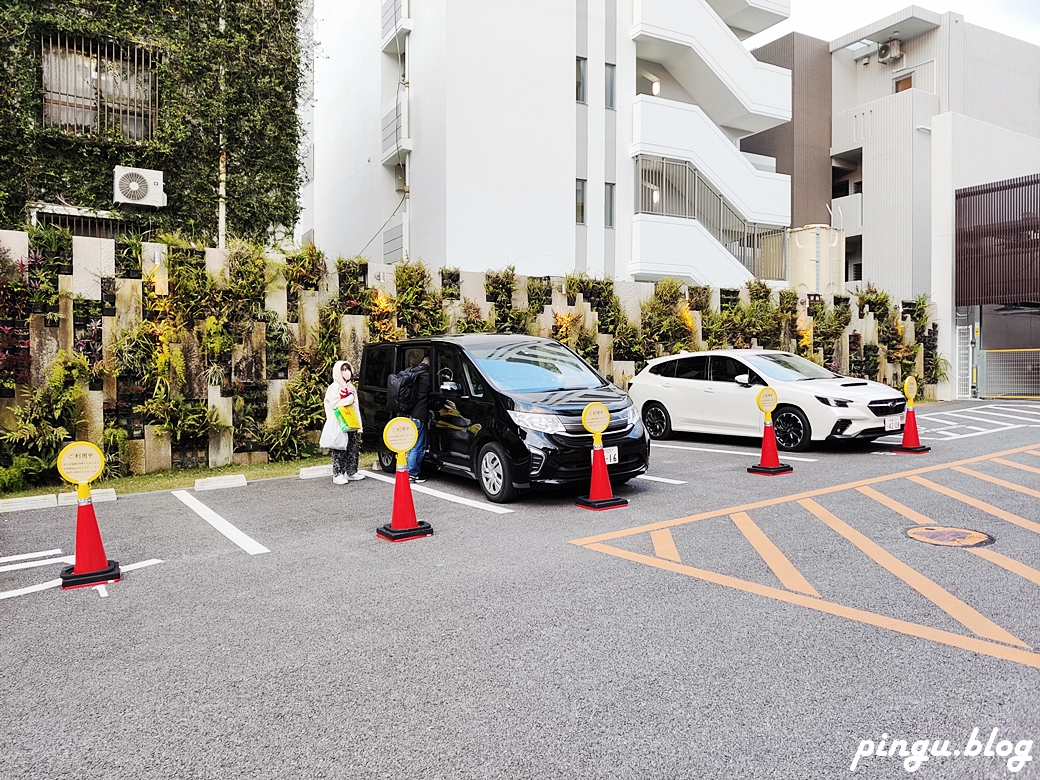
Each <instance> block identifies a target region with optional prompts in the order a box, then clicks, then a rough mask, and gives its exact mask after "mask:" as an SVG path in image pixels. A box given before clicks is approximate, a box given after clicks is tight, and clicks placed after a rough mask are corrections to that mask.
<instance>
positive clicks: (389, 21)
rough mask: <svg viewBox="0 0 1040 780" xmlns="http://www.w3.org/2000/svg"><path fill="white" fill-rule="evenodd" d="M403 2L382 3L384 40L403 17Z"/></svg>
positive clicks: (402, 0)
mask: <svg viewBox="0 0 1040 780" xmlns="http://www.w3.org/2000/svg"><path fill="white" fill-rule="evenodd" d="M405 12H406V9H405V7H404V0H385V1H384V2H383V37H384V38H386V36H388V35H389V34H390V33H392V32H393V31H394V29H395V28H396V27H397V23H398V22H399V21H400V20H401V19H403V18H404V17H405Z"/></svg>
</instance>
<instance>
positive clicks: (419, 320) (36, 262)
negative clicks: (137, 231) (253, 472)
mask: <svg viewBox="0 0 1040 780" xmlns="http://www.w3.org/2000/svg"><path fill="white" fill-rule="evenodd" d="M166 240H167V243H155V242H139V243H125V244H123V243H117V242H115V241H112V240H106V239H84V238H76V239H74V240H72V245H73V251H72V253H71V256H68V255H65V254H63V253H61V252H59V253H58V254H55V255H53V256H52V255H50V254H49V250H45V249H40V248H39V247H40V246H42V244H41V241H42V239H40V237H39V235H38V234H34V235H30V234H29V233H26V232H16V231H0V428H2V430H0V490H11V489H15V488H16V487H19V486H22V485H25V484H27V483H29V484H31V483H34V482H38V481H44V480H47V479H53V478H55V472H54V458H55V456H56V455H57V452H58V450H59V449H60V447H61V445H62V443H63V442H65V441H66V440H68V439H71V438H81V439H89V440H92V441H95V442H97V443H98V444H100V445H101V446H103V447H104V449H105V450H106V452H107V453H108V454H109V459H110V463H111V472H112V473H121V472H124V473H125V472H130V471H133V472H139V473H140V472H148V471H154V470H158V469H168V468H190V467H195V466H219V465H225V464H229V463H232V462H238V463H249V462H257V461H263V460H267V459H277V460H287V459H293V458H298V457H302V456H306V455H308V454H312V453H315V452H317V450H316V446H315V444H316V441H317V434H318V431H319V430H320V427H321V425H322V423H323V421H324V420H323V411H322V404H321V399H322V396H323V394H324V390H325V388H326V387H327V385H328V382H329V378H330V371H331V368H332V365H333V363H334V362H335V361H336V360H338V359H343V358H345V359H348V360H352V361H353V362H354V363H355V365H356V366H360V357H361V351H362V348H363V346H364V344H365V343H368V342H370V341H397V340H401V339H405V338H412V337H421V336H430V335H435V334H440V333H467V332H468V333H473V332H501V333H530V334H533V335H541V336H545V337H551V338H556V339H558V340H560V341H561V342H563V343H566V344H568V345H569V346H570V347H571V348H573V349H574V350H575V351H576V352H578V353H579V354H581V355H582V356H584V357H585V358H586V359H587V360H589V361H590V362H591V363H592V364H593V365H595V366H597V367H598V368H599V370H600V372H601V373H602V374H603V375H604V376H606V377H608V378H610V379H612V380H613V381H614V382H615V383H617V384H618V385H619V386H621V387H627V383H628V381H629V380H630V379H631V378H632V376H634V375H635V373H636V372H638V371H639V370H640V369H641V368H642V367H643V366H644V365H645V364H646V362H647V361H648V360H651V359H653V358H654V357H656V356H658V355H661V354H667V353H674V352H678V351H681V350H691V351H692V350H700V349H710V348H718V347H726V346H732V347H745V348H747V347H763V348H773V349H786V350H797V351H798V352H799V353H800V354H803V355H805V356H806V357H808V358H809V359H812V360H815V361H816V362H818V363H820V364H822V365H827V366H829V367H831V368H833V369H834V370H836V371H841V372H843V373H851V374H852V375H854V376H863V377H869V378H871V379H879V380H881V381H886V382H888V383H890V384H898V383H899V382H900V381H901V379H902V378H903V377H904V376H907V375H909V374H911V373H912V374H915V375H916V376H918V378H919V379H921V380H922V385H924V386H927V385H931V384H934V383H935V382H937V381H939V380H941V379H942V378H943V373H944V371H943V369H944V363H945V361H943V359H942V357H941V356H939V355H937V354H936V353H935V352H934V345H935V326H934V325H931V324H930V314H929V306H928V303H927V301H926V300H924V299H918V300H916V301H906V302H902V303H901V305H898V304H896V303H895V302H893V301H891V300H890V298H889V297H888V296H887V295H885V294H884V293H883V292H879V291H877V290H875V289H874V288H872V287H869V286H868V287H866V288H865V289H863V290H861V291H858V292H857V293H855V294H854V296H853V297H851V298H841V297H838V298H830V299H828V298H822V297H819V296H807V297H803V298H799V296H798V294H797V293H796V292H795V291H794V290H774V289H771V288H770V287H769V286H767V285H765V284H763V283H751V284H749V285H748V286H746V287H744V288H741V289H733V290H714V289H710V288H706V287H691V286H687V285H684V284H682V283H680V282H678V281H675V280H670V279H664V280H661V281H660V282H658V283H657V284H656V285H655V284H650V283H631V282H618V281H613V280H603V279H594V278H591V277H589V276H586V275H584V274H579V275H571V276H567V277H551V278H550V277H525V276H522V275H519V274H517V273H516V272H515V271H514V269H513V268H505V269H499V270H493V271H487V272H485V273H468V272H461V273H460V272H459V271H458V270H456V269H452V268H443V269H435V270H431V269H428V268H426V267H425V266H424V265H423V264H421V263H418V262H401V263H398V264H396V265H394V266H381V265H380V266H377V265H369V263H368V262H367V261H365V260H364V259H363V258H339V259H338V260H337V261H335V262H334V263H333V262H330V260H329V259H328V258H326V257H325V255H324V254H323V253H322V252H321V251H320V250H318V249H317V248H315V247H314V246H312V245H308V246H305V247H303V248H302V249H299V250H296V251H292V252H288V253H282V252H271V251H267V250H264V249H263V248H261V246H260V245H257V244H253V243H250V242H246V241H235V242H232V244H231V245H230V246H229V248H228V249H226V250H218V249H213V248H198V247H195V246H193V245H191V244H190V243H189V242H187V241H184V240H179V239H177V238H176V237H174V236H167V237H166ZM377 278H378V279H385V280H387V281H386V282H385V283H381V284H380V285H374V284H372V280H374V279H377ZM41 290H43V292H41Z"/></svg>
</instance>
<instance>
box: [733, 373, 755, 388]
mask: <svg viewBox="0 0 1040 780" xmlns="http://www.w3.org/2000/svg"><path fill="white" fill-rule="evenodd" d="M733 381H734V382H736V383H737V384H738V385H741V386H743V387H751V375H750V374H739V375H737V376H735V377H733Z"/></svg>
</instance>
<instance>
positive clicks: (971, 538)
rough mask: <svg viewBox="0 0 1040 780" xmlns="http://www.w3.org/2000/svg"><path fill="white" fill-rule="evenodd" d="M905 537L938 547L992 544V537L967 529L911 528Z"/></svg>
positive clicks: (943, 527) (933, 526)
mask: <svg viewBox="0 0 1040 780" xmlns="http://www.w3.org/2000/svg"><path fill="white" fill-rule="evenodd" d="M906 535H907V536H909V537H910V538H911V539H916V540H917V541H919V542H924V543H925V544H934V545H938V546H939V547H984V546H985V545H988V544H993V537H992V536H990V535H989V534H984V533H982V531H972V530H970V529H967V528H949V527H947V526H938V525H926V526H918V527H917V528H911V529H910V530H909V531H907V532H906Z"/></svg>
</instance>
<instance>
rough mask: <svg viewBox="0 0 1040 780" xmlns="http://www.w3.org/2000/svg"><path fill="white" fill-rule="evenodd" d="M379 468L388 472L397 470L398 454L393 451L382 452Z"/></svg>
mask: <svg viewBox="0 0 1040 780" xmlns="http://www.w3.org/2000/svg"><path fill="white" fill-rule="evenodd" d="M379 468H381V469H382V470H383V471H385V472H386V473H387V474H393V473H394V472H395V471H396V470H397V456H396V455H394V453H392V452H380V453H379Z"/></svg>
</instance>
